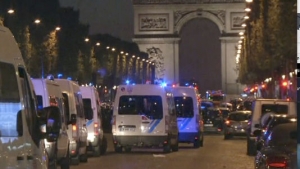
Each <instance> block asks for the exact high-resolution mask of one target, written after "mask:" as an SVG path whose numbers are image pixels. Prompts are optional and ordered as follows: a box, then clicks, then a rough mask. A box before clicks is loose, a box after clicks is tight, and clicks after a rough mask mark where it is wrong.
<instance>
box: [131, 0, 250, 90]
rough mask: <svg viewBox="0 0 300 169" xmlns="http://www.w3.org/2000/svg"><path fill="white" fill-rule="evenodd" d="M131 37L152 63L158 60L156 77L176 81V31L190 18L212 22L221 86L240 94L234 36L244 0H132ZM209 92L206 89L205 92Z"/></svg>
mask: <svg viewBox="0 0 300 169" xmlns="http://www.w3.org/2000/svg"><path fill="white" fill-rule="evenodd" d="M133 5H134V35H135V36H134V38H133V41H134V42H136V43H137V44H138V46H139V48H140V50H141V51H145V52H147V51H151V49H156V51H159V53H156V54H153V53H151V59H152V61H153V62H155V61H157V60H158V59H159V62H160V63H162V64H160V65H163V66H162V67H157V69H159V70H160V72H159V75H160V77H159V78H163V79H164V80H165V81H166V82H167V83H178V82H179V80H180V79H179V72H180V71H179V70H180V69H181V68H180V67H179V64H180V63H179V62H180V61H179V53H180V49H179V44H180V41H181V38H180V31H181V30H182V28H183V27H184V25H185V24H186V23H188V22H189V21H191V20H193V19H197V18H198V19H199V18H204V19H209V20H210V21H211V22H213V23H215V24H216V25H217V28H218V34H220V35H221V36H220V38H219V40H220V43H221V49H220V50H221V54H220V57H221V59H220V60H221V61H220V62H221V63H220V64H221V76H222V77H221V86H222V90H223V91H224V92H225V93H227V94H240V93H241V92H242V87H243V86H241V85H240V84H239V83H238V82H237V76H238V73H237V72H236V70H237V67H236V65H237V64H236V59H235V57H236V45H237V42H238V40H239V37H238V33H239V32H240V31H241V30H242V31H243V30H244V29H243V28H242V27H241V22H242V20H243V17H244V14H245V12H244V8H245V3H244V0H193V1H183V0H179V1H178V0H164V1H157V0H147V1H145V0H133ZM207 90H209V89H207Z"/></svg>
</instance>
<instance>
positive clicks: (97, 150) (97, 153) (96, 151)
mask: <svg viewBox="0 0 300 169" xmlns="http://www.w3.org/2000/svg"><path fill="white" fill-rule="evenodd" d="M100 151H101V149H100V146H99V143H98V145H97V146H95V147H94V148H93V156H94V157H99V156H100Z"/></svg>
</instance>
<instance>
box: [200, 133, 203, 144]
mask: <svg viewBox="0 0 300 169" xmlns="http://www.w3.org/2000/svg"><path fill="white" fill-rule="evenodd" d="M203 142H204V136H203V133H202V134H201V140H200V147H203Z"/></svg>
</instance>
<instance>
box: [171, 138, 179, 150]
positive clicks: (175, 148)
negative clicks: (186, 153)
mask: <svg viewBox="0 0 300 169" xmlns="http://www.w3.org/2000/svg"><path fill="white" fill-rule="evenodd" d="M178 147H179V145H178V138H177V139H176V143H175V144H174V145H172V151H174V152H176V151H178V149H179V148H178Z"/></svg>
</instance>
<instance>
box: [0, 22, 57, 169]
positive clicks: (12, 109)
mask: <svg viewBox="0 0 300 169" xmlns="http://www.w3.org/2000/svg"><path fill="white" fill-rule="evenodd" d="M36 105H37V99H36V95H35V93H34V87H33V84H32V82H31V80H30V76H29V74H28V72H27V69H26V65H25V63H24V60H23V58H22V55H21V51H20V49H19V47H18V43H17V42H16V40H15V39H14V36H13V34H12V33H11V31H10V30H9V29H8V28H6V27H4V26H0V121H1V123H0V131H1V132H0V143H1V144H0V152H1V155H0V166H1V168H5V169H8V168H14V169H24V168H39V169H47V168H48V162H49V159H48V155H47V152H46V148H45V142H44V139H46V140H47V141H48V142H54V141H55V140H56V139H57V137H59V130H60V128H61V126H60V125H61V124H60V112H59V109H58V108H57V107H54V106H49V107H45V108H43V109H42V110H38V109H37V106H36ZM50 122H51V123H50Z"/></svg>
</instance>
